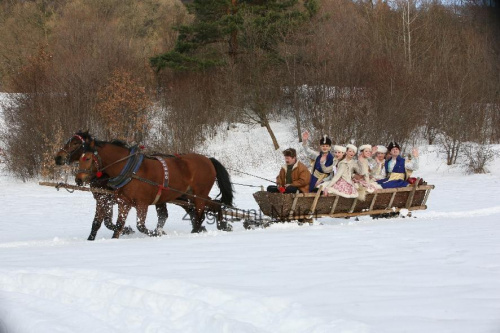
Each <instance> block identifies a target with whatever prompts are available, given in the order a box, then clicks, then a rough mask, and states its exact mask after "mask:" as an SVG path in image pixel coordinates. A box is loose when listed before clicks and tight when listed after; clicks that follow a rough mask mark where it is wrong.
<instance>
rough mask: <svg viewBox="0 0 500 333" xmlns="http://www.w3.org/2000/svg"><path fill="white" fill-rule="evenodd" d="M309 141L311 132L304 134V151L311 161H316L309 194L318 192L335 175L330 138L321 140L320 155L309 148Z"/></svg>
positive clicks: (324, 137) (324, 136)
mask: <svg viewBox="0 0 500 333" xmlns="http://www.w3.org/2000/svg"><path fill="white" fill-rule="evenodd" d="M308 139H309V132H307V131H306V132H304V133H302V141H303V143H302V150H303V151H304V152H305V154H306V155H307V157H308V158H310V159H311V161H314V164H313V167H312V171H311V174H312V175H311V182H310V183H309V192H316V191H317V190H318V187H319V186H320V185H321V184H322V183H323V182H325V181H326V180H328V179H329V178H331V177H330V175H331V174H332V173H333V162H334V157H333V155H332V153H331V149H332V140H331V139H330V138H329V137H328V136H326V135H323V137H322V138H321V139H320V140H319V153H318V152H315V151H314V150H312V149H310V148H309V147H308V146H307V140H308Z"/></svg>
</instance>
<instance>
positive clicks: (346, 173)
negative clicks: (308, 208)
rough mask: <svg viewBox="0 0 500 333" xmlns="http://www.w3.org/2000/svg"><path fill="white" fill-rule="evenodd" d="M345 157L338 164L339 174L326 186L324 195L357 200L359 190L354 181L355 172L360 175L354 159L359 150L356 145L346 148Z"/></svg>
mask: <svg viewBox="0 0 500 333" xmlns="http://www.w3.org/2000/svg"><path fill="white" fill-rule="evenodd" d="M346 150H347V151H346V153H345V156H344V157H343V158H342V159H341V160H340V161H339V162H338V166H337V172H336V173H335V175H334V176H333V178H332V180H331V181H329V182H328V183H326V184H325V186H326V188H325V189H324V194H325V195H328V194H334V195H340V196H341V197H344V198H357V197H358V190H357V188H356V186H355V184H354V182H353V180H352V175H353V174H354V172H356V173H360V170H359V167H358V164H357V162H356V160H354V159H353V157H354V156H355V155H356V152H357V151H358V148H357V147H356V146H354V145H351V144H349V145H347V146H346Z"/></svg>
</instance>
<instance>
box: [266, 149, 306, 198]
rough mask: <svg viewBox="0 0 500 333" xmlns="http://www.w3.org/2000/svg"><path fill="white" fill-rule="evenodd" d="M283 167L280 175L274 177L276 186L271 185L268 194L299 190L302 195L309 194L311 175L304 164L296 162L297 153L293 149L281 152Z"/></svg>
mask: <svg viewBox="0 0 500 333" xmlns="http://www.w3.org/2000/svg"><path fill="white" fill-rule="evenodd" d="M283 155H284V156H285V165H284V166H283V167H282V168H281V170H280V174H279V175H278V177H276V184H277V186H274V185H271V186H269V187H268V188H267V191H268V192H281V193H295V192H297V190H299V191H300V192H302V193H308V192H309V181H310V180H311V173H310V172H309V169H308V168H307V167H306V166H305V165H304V163H302V162H300V161H297V152H296V151H295V149H293V148H288V149H286V150H285V151H283Z"/></svg>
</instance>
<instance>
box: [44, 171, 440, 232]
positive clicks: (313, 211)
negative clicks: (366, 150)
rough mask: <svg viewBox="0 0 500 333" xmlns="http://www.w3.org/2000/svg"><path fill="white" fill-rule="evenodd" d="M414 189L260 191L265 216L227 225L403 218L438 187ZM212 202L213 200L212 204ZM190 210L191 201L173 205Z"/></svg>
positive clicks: (228, 213) (240, 213) (230, 216)
mask: <svg viewBox="0 0 500 333" xmlns="http://www.w3.org/2000/svg"><path fill="white" fill-rule="evenodd" d="M418 183H419V179H417V181H416V182H415V184H414V185H411V186H408V187H401V188H393V189H384V190H377V191H376V192H375V193H371V194H366V197H365V200H363V201H361V200H358V199H353V198H344V197H340V196H328V197H325V196H323V195H321V191H318V192H317V193H299V192H297V193H291V194H282V193H270V192H266V191H259V192H256V193H254V194H253V196H254V199H255V201H256V202H257V204H258V205H259V207H260V210H261V212H255V211H246V210H240V209H236V208H234V207H223V213H224V219H225V221H226V222H236V221H242V222H243V225H244V227H245V228H247V229H253V228H259V227H267V226H269V225H270V224H272V223H276V222H291V221H299V222H311V221H312V219H314V218H322V217H332V218H345V217H356V216H363V215H370V216H372V217H375V218H376V217H389V216H394V215H399V212H400V211H401V210H402V209H406V210H407V211H408V212H411V211H415V210H425V209H427V206H426V202H427V199H428V198H429V194H430V192H431V190H432V189H434V185H427V184H424V185H416V184H418ZM39 184H40V185H44V186H51V187H56V188H58V189H59V188H65V189H67V190H69V191H71V190H79V191H89V192H95V193H104V194H112V193H113V191H110V190H107V189H99V188H88V187H82V186H75V185H69V184H62V183H50V182H40V183H39ZM209 201H211V200H209ZM170 203H171V204H175V205H178V206H183V207H187V206H189V205H190V204H189V203H188V202H187V201H181V200H174V201H172V202H170Z"/></svg>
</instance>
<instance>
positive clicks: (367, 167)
mask: <svg viewBox="0 0 500 333" xmlns="http://www.w3.org/2000/svg"><path fill="white" fill-rule="evenodd" d="M371 156H372V146H371V145H362V146H361V147H359V156H358V166H359V169H360V175H361V176H362V177H361V178H358V179H357V180H355V182H356V183H358V184H360V185H361V186H362V187H363V188H365V189H366V192H368V193H373V192H375V191H376V190H378V189H381V188H382V186H380V185H379V184H377V183H376V181H375V180H373V179H371V178H370V171H371V168H372V167H373V166H374V165H373V160H372V158H371Z"/></svg>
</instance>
